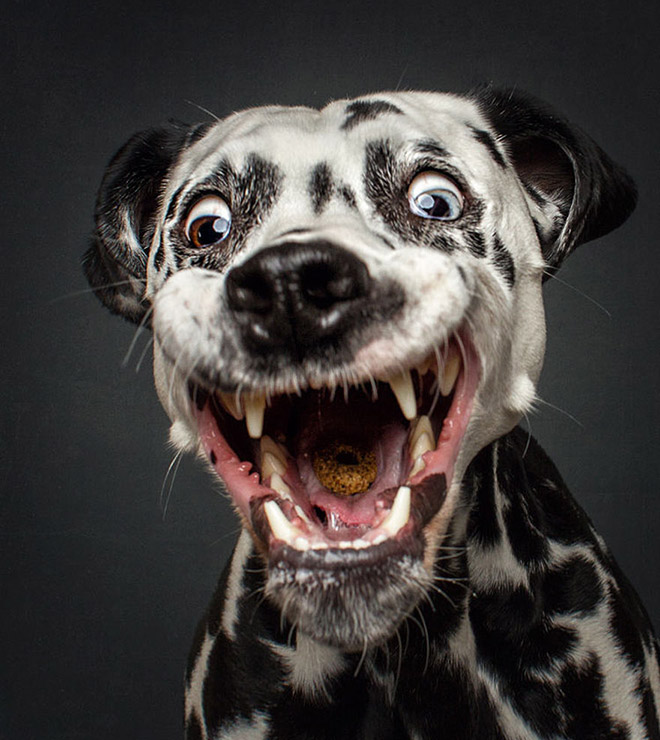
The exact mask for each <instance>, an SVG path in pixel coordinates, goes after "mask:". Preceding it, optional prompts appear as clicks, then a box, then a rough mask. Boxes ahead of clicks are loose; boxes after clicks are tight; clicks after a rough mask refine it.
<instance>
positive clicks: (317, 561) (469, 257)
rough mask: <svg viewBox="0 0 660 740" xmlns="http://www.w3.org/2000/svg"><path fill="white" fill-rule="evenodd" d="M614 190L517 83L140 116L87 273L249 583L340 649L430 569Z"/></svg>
mask: <svg viewBox="0 0 660 740" xmlns="http://www.w3.org/2000/svg"><path fill="white" fill-rule="evenodd" d="M634 203H635V190H634V187H633V185H632V183H631V182H630V180H629V178H628V177H627V176H626V175H625V173H623V172H622V171H621V170H620V169H619V168H618V167H616V166H615V165H614V164H613V163H612V162H611V161H610V160H609V159H608V158H607V156H606V155H605V154H604V153H603V152H602V151H601V150H600V149H599V148H598V147H597V146H596V145H595V144H594V143H593V142H592V141H591V140H590V139H588V138H587V137H586V136H584V135H583V134H581V133H580V132H579V131H577V130H575V129H574V128H572V127H570V126H569V125H568V124H567V123H566V122H564V121H563V120H562V119H560V118H558V117H556V116H555V115H554V114H552V113H550V112H548V111H547V110H545V109H544V108H543V106H541V105H539V104H537V103H534V102H531V101H529V100H528V99H526V98H523V97H521V96H517V95H511V94H503V93H499V92H496V91H493V90H490V89H485V90H482V91H480V92H478V93H476V94H474V95H471V96H454V95H441V94H431V93H386V94H378V95H370V96H367V97H364V98H360V99H357V100H352V101H338V102H334V103H332V104H330V105H328V106H327V107H326V108H324V109H322V110H321V111H317V110H312V109H308V108H284V107H268V108H257V109H253V110H247V111H244V112H241V113H237V114H234V115H232V116H230V117H228V118H227V119H225V120H222V121H218V122H217V123H213V124H210V125H202V126H197V127H193V128H190V127H186V126H183V125H175V124H172V125H170V126H168V127H165V128H163V129H159V130H154V131H149V132H146V133H142V134H138V135H137V136H135V137H134V138H133V139H131V140H130V141H129V142H128V143H127V144H126V146H125V147H124V148H123V149H122V150H121V151H120V152H119V153H118V154H117V155H116V157H115V158H114V160H113V161H112V162H111V164H110V166H109V169H108V172H107V174H106V176H105V179H104V181H103V184H102V187H101V191H100V194H99V199H98V206H97V213H96V220H97V233H96V239H95V243H94V245H93V247H92V248H91V249H90V251H89V252H88V254H87V256H86V262H85V266H86V272H87V276H88V278H89V280H90V282H91V284H92V286H93V287H94V288H95V290H96V292H97V294H98V295H99V297H100V298H101V300H102V301H103V302H104V303H105V304H106V305H107V306H108V307H109V308H110V309H111V310H113V311H115V312H117V313H120V314H122V315H124V316H125V317H127V318H129V319H131V320H133V321H135V322H140V321H145V322H151V323H152V326H153V331H154V353H155V357H154V364H155V378H156V386H157V389H158V393H159V396H160V398H161V401H162V403H163V405H164V407H165V409H166V410H167V412H168V414H169V415H170V417H171V419H172V430H171V439H172V442H173V443H174V444H175V445H176V446H177V447H179V448H185V449H188V450H195V451H198V452H199V453H200V454H202V455H203V456H204V457H205V458H206V459H207V460H208V461H209V464H210V466H211V467H212V468H213V470H214V471H215V473H216V474H217V475H218V476H219V477H220V478H221V479H222V480H223V481H224V483H225V485H226V487H227V490H228V491H229V493H230V495H231V498H232V500H233V502H234V505H235V507H236V509H237V511H238V513H239V515H240V517H241V519H242V521H243V524H244V526H245V527H246V528H247V529H248V530H249V531H250V532H251V534H252V537H253V539H254V542H255V544H256V546H257V548H258V550H259V551H260V552H261V554H262V555H263V557H264V559H265V561H266V562H267V564H268V576H267V586H266V588H267V594H268V595H269V597H270V598H271V599H272V600H273V601H274V602H275V603H277V604H278V605H279V606H280V608H282V609H283V610H284V612H285V615H286V616H287V617H288V618H289V619H290V620H291V621H292V622H293V623H294V624H296V625H297V626H298V627H299V628H300V629H301V630H303V631H304V632H306V633H308V634H309V635H311V636H313V637H315V638H317V639H320V640H323V641H326V642H329V643H332V644H335V645H338V646H341V647H343V648H346V649H356V648H362V647H363V646H364V645H368V644H374V643H377V642H379V641H382V640H383V639H385V638H386V637H387V636H389V635H390V634H392V632H393V631H394V630H395V629H396V627H397V625H398V624H399V623H400V622H401V620H402V619H403V618H404V617H405V616H406V615H407V614H408V613H409V612H410V611H411V610H412V609H413V608H414V606H415V604H416V603H417V602H418V600H419V599H420V598H421V597H422V596H423V594H424V592H425V590H426V589H427V588H429V587H430V586H431V583H432V579H433V564H434V561H435V558H436V555H437V552H438V548H440V547H441V546H442V545H443V540H445V539H446V538H447V536H448V532H449V530H450V525H451V527H452V529H453V530H455V529H456V521H457V518H459V517H460V516H461V515H464V514H465V509H466V507H465V506H462V505H460V503H461V496H462V495H464V494H462V492H461V480H462V478H463V475H464V472H465V470H466V467H467V465H468V464H469V462H470V461H471V459H472V458H473V457H474V455H475V454H476V453H477V452H478V451H479V450H480V449H481V448H483V447H484V446H485V445H486V444H488V443H489V442H491V441H492V440H494V439H495V438H497V437H498V436H500V435H501V434H503V433H505V432H507V431H508V430H510V429H511V428H512V427H513V426H514V425H515V423H516V422H517V421H518V420H519V418H520V417H521V415H522V414H523V413H525V412H526V411H527V410H528V409H529V408H530V406H531V404H532V403H533V400H534V394H535V385H536V381H537V378H538V375H539V372H540V368H541V364H542V358H543V351H544V336H545V332H544V317H543V304H542V299H541V284H542V281H543V278H544V276H545V275H546V274H548V273H551V272H553V271H554V270H555V269H557V267H558V266H559V264H560V263H561V261H562V260H563V259H564V257H565V256H566V255H567V254H568V253H569V252H570V251H571V250H572V249H573V248H574V247H575V246H576V245H578V244H580V243H581V242H584V241H586V240H588V239H592V238H594V237H597V236H600V235H602V234H605V233H606V232H608V231H610V230H611V229H613V228H615V227H616V226H618V225H619V224H620V223H622V222H623V221H624V220H625V218H626V217H627V216H628V215H629V213H630V212H631V211H632V209H633V207H634ZM152 312H153V313H152ZM452 520H453V524H452Z"/></svg>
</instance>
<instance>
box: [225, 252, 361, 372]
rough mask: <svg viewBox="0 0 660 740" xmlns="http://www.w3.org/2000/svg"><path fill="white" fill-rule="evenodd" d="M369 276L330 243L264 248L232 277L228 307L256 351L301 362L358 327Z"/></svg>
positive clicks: (230, 277)
mask: <svg viewBox="0 0 660 740" xmlns="http://www.w3.org/2000/svg"><path fill="white" fill-rule="evenodd" d="M369 285H370V277H369V273H368V271H367V268H366V266H365V264H364V263H363V262H362V261H361V260H360V259H358V258H357V257H356V256H355V255H353V254H351V253H350V252H348V251H347V250H345V249H342V248H341V247H337V246H335V245H333V244H330V243H328V242H322V241H317V242H311V243H307V244H296V243H285V244H280V245H278V246H275V247H269V248H267V249H263V250H262V251H260V252H259V253H258V254H256V255H255V256H254V257H251V258H250V259H249V260H248V261H247V262H245V263H244V264H242V265H240V266H238V267H235V268H234V269H233V270H231V271H230V272H229V273H228V275H227V282H226V290H227V299H228V303H229V308H230V309H231V310H232V311H233V313H234V316H235V318H236V320H237V322H238V323H239V325H240V326H241V330H242V332H243V337H244V339H245V341H246V342H247V343H248V344H249V345H250V346H251V347H252V348H253V349H257V350H262V351H272V350H273V349H276V348H279V349H282V350H288V351H289V352H293V353H294V354H295V355H296V356H298V357H300V356H301V354H302V353H304V352H306V351H308V350H309V349H310V348H314V347H318V345H319V344H321V345H323V344H327V343H328V342H335V343H336V342H338V341H340V339H341V338H342V336H343V335H344V334H345V332H346V331H347V330H349V329H350V327H351V325H353V324H356V323H359V304H360V303H361V302H363V301H364V300H365V299H366V297H367V295H368V293H369Z"/></svg>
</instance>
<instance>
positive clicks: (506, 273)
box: [493, 234, 516, 288]
mask: <svg viewBox="0 0 660 740" xmlns="http://www.w3.org/2000/svg"><path fill="white" fill-rule="evenodd" d="M493 261H494V262H495V267H496V268H497V269H498V270H499V271H500V272H501V273H502V276H503V277H504V280H505V281H506V284H507V285H508V286H509V287H510V288H512V287H513V285H514V284H515V282H516V266H515V264H514V262H513V257H512V256H511V254H510V252H509V250H508V249H507V248H506V247H505V246H504V244H503V243H502V240H501V239H500V238H499V236H498V235H497V234H495V238H494V239H493Z"/></svg>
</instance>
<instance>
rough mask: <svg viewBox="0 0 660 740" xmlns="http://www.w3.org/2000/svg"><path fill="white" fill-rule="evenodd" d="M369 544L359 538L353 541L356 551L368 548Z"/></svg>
mask: <svg viewBox="0 0 660 740" xmlns="http://www.w3.org/2000/svg"><path fill="white" fill-rule="evenodd" d="M369 545H370V543H369V542H367V541H366V540H363V539H362V538H361V537H360V538H359V539H357V540H353V547H354V548H355V549H356V550H364V548H365V547H369Z"/></svg>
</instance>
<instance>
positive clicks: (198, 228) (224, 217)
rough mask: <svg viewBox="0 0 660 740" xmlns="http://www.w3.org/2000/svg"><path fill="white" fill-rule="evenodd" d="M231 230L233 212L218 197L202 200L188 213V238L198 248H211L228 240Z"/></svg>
mask: <svg viewBox="0 0 660 740" xmlns="http://www.w3.org/2000/svg"><path fill="white" fill-rule="evenodd" d="M230 229H231V211H230V210H229V206H228V205H227V204H226V203H225V201H224V200H223V199H222V198H220V197H218V196H217V195H209V196H207V197H206V198H202V199H201V200H200V201H198V202H197V203H195V205H194V206H193V207H192V209H191V210H190V213H188V218H187V219H186V227H185V231H186V237H187V238H188V240H189V241H190V243H191V244H192V245H193V246H194V247H197V248H202V247H211V246H213V245H214V244H218V243H219V242H221V241H223V239H226V238H227V236H228V235H229V231H230Z"/></svg>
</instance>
